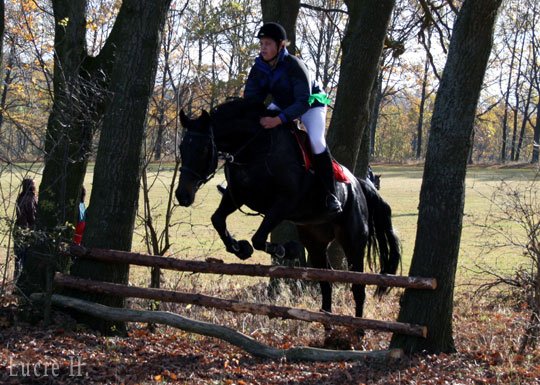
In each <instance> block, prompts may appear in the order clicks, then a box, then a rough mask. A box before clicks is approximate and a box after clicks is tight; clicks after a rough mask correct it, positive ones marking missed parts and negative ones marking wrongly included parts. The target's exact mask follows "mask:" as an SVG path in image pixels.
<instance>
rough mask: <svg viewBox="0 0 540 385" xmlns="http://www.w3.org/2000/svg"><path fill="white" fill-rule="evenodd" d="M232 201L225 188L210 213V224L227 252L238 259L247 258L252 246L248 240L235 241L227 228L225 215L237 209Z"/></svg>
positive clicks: (249, 255) (250, 253)
mask: <svg viewBox="0 0 540 385" xmlns="http://www.w3.org/2000/svg"><path fill="white" fill-rule="evenodd" d="M234 203H235V202H233V200H232V199H231V196H230V194H229V192H228V191H227V190H225V191H223V196H222V198H221V202H220V203H219V206H218V208H217V210H216V211H215V212H214V214H212V224H213V225H214V228H215V229H216V231H217V232H218V234H219V237H220V238H221V240H222V241H223V244H224V245H225V248H226V250H227V251H228V252H229V253H233V254H234V255H236V256H237V257H238V258H240V259H248V258H249V257H251V255H252V254H253V247H251V245H250V244H249V242H248V241H245V240H241V241H237V240H236V239H234V238H233V236H232V235H231V234H230V233H229V231H228V230H227V217H228V216H229V215H230V214H232V213H233V212H235V211H236V209H237V206H236V205H235V204H234Z"/></svg>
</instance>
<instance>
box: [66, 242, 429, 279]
mask: <svg viewBox="0 0 540 385" xmlns="http://www.w3.org/2000/svg"><path fill="white" fill-rule="evenodd" d="M70 253H71V254H72V255H74V256H76V257H80V258H87V259H93V260H97V261H102V262H113V263H125V264H134V265H139V266H149V267H160V268H163V269H169V270H175V271H190V272H194V273H213V274H226V275H245V276H251V277H272V278H293V279H303V280H308V281H323V282H345V283H356V284H362V285H377V286H386V287H405V288H411V289H428V290H435V289H436V288H437V281H436V280H435V279H434V278H423V277H405V276H397V275H390V274H385V275H381V274H373V273H358V272H353V271H344V270H327V269H314V268H309V267H302V268H301V267H286V266H269V265H244V264H240V263H219V262H202V261H185V260H179V259H175V258H167V257H160V256H154V255H147V254H140V253H131V252H127V251H118V250H103V249H94V248H92V249H87V248H84V247H82V246H71V248H70Z"/></svg>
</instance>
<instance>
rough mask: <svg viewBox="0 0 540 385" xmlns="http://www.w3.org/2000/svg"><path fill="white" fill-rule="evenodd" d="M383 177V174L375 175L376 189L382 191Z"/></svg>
mask: <svg viewBox="0 0 540 385" xmlns="http://www.w3.org/2000/svg"><path fill="white" fill-rule="evenodd" d="M381 176H382V174H375V175H374V176H373V184H374V185H375V188H376V189H377V190H380V189H381Z"/></svg>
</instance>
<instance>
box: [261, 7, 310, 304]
mask: <svg viewBox="0 0 540 385" xmlns="http://www.w3.org/2000/svg"><path fill="white" fill-rule="evenodd" d="M261 8H262V14H263V21H264V22H265V23H268V22H277V23H280V24H281V25H282V26H283V28H285V31H286V32H287V37H288V39H289V41H290V42H291V44H290V46H289V47H288V48H287V49H288V50H289V52H290V53H292V54H295V53H296V51H297V50H296V45H295V44H296V19H297V18H298V12H299V11H300V0H261ZM270 240H271V242H280V243H281V242H286V241H290V240H297V241H298V240H299V239H298V232H297V231H296V225H294V224H292V223H291V222H288V221H284V222H281V223H280V224H279V225H278V226H277V227H276V228H275V229H274V230H273V231H272V233H271V235H270ZM272 263H279V264H283V265H285V266H295V265H297V264H298V263H299V264H300V265H304V266H305V264H306V256H305V252H304V253H302V256H301V259H300V261H296V260H292V261H291V260H289V261H280V262H278V261H272ZM280 281H282V280H279V279H273V278H271V279H270V282H269V286H268V290H269V293H270V294H277V293H279V282H280ZM285 282H286V283H287V284H288V285H290V287H291V289H292V290H297V289H298V288H299V283H298V282H295V281H285Z"/></svg>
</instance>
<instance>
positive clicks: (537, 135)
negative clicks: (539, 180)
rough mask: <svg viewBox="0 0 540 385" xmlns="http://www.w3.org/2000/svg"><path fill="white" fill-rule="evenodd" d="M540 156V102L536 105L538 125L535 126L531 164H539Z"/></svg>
mask: <svg viewBox="0 0 540 385" xmlns="http://www.w3.org/2000/svg"><path fill="white" fill-rule="evenodd" d="M539 154H540V101H538V103H537V104H536V124H535V126H534V141H533V152H532V158H531V163H538V159H539V156H538V155H539Z"/></svg>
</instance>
